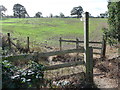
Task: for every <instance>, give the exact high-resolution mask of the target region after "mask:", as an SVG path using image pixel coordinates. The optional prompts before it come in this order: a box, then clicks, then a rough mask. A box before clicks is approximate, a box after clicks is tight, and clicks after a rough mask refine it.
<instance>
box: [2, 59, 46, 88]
mask: <svg viewBox="0 0 120 90" xmlns="http://www.w3.org/2000/svg"><path fill="white" fill-rule="evenodd" d="M43 69H44V66H43V65H41V64H38V63H36V62H34V61H31V62H30V63H29V68H28V69H26V70H20V69H19V68H17V67H16V66H14V65H12V64H11V63H10V62H8V61H7V60H4V61H2V84H3V85H2V86H3V88H40V87H42V86H45V84H44V80H45V79H44V78H43V77H44V71H43Z"/></svg>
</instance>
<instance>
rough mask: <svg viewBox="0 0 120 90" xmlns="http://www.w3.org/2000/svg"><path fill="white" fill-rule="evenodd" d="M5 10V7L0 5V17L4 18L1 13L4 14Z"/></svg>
mask: <svg viewBox="0 0 120 90" xmlns="http://www.w3.org/2000/svg"><path fill="white" fill-rule="evenodd" d="M6 10H7V9H6V8H5V6H3V5H0V17H4V16H5V14H4V13H3V12H5V11H6Z"/></svg>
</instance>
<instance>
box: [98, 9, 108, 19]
mask: <svg viewBox="0 0 120 90" xmlns="http://www.w3.org/2000/svg"><path fill="white" fill-rule="evenodd" d="M100 17H101V18H106V17H108V12H107V11H106V12H105V13H101V14H100Z"/></svg>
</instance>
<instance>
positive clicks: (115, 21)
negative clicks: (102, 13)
mask: <svg viewBox="0 0 120 90" xmlns="http://www.w3.org/2000/svg"><path fill="white" fill-rule="evenodd" d="M108 14H109V17H108V24H109V29H108V34H109V36H108V37H109V38H110V39H111V40H117V41H118V42H120V1H119V2H108Z"/></svg>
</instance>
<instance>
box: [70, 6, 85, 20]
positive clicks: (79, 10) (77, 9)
mask: <svg viewBox="0 0 120 90" xmlns="http://www.w3.org/2000/svg"><path fill="white" fill-rule="evenodd" d="M82 13H83V8H82V7H81V6H78V7H74V8H73V9H72V11H71V15H77V17H78V18H81V17H82Z"/></svg>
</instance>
